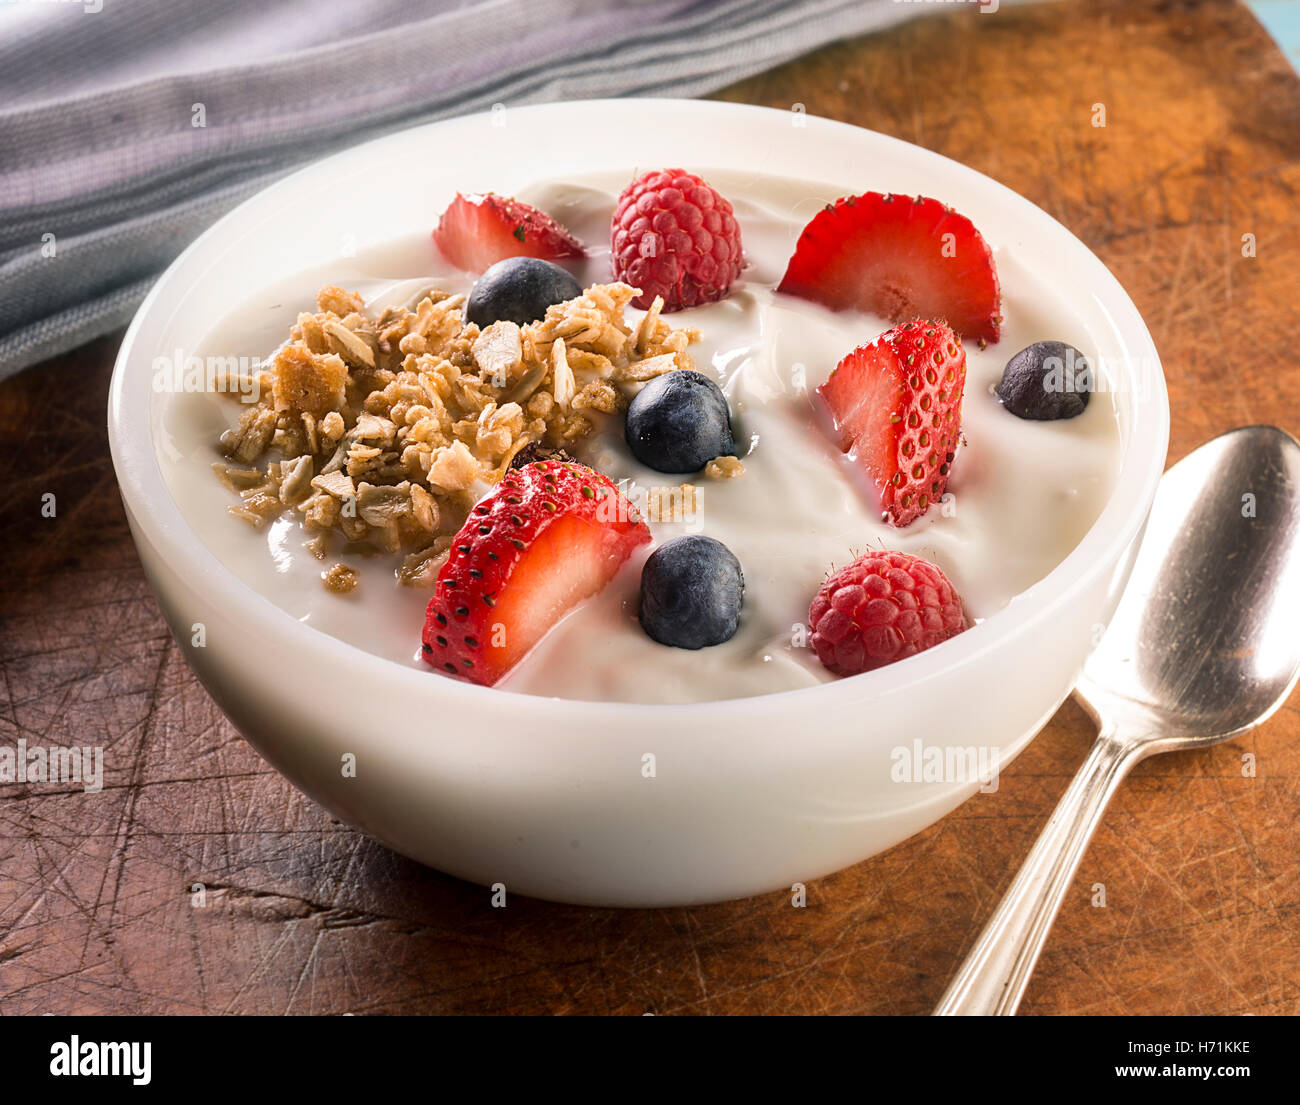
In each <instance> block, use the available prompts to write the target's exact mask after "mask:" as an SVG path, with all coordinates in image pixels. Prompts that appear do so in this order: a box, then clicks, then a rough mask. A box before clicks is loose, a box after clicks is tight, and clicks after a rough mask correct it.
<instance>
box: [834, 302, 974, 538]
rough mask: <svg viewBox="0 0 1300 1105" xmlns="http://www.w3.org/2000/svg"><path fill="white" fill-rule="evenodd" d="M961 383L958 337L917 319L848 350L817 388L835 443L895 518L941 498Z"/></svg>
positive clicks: (957, 423)
mask: <svg viewBox="0 0 1300 1105" xmlns="http://www.w3.org/2000/svg"><path fill="white" fill-rule="evenodd" d="M965 386H966V351H965V350H964V349H963V348H962V346H961V338H959V337H958V336H957V335H956V334H954V333H953V332H952V330H951V329H950V328H949V327H948V326H946V325H944V324H943V323H942V322H930V321H927V320H926V319H917V320H916V321H914V322H906V323H904V324H903V325H902V326H895V327H894V328H893V329H892V330H886V331H885V332H884V333H883V334H881V335H880V337H878V338H877V339H876V340H875V341H873V342H872V343H871V344H870V345H862V346H859V347H858V348H857V349H855V350H853V352H852V353H850V354H848V356H846V357H845V358H844V359H843V360H842V361H840V363H839V364H838V365H837V366H836V368H835V371H834V372H832V373H831V375H830V378H829V379H828V380H827V381H826V383H824V384H822V386H821V387H819V388H818V389H817V394H818V395H819V396H821V398H822V401H823V402H824V403H825V405H826V409H827V411H828V412H829V414H830V416H831V420H832V423H833V427H834V433H835V439H836V443H837V444H838V445H839V447H840V450H841V452H845V453H848V454H849V456H850V457H851V458H852V459H853V460H854V461H856V462H857V464H858V465H859V466H860V467H861V468H862V470H863V471H864V472H865V473H866V475H867V477H868V479H869V480H870V481H871V483H872V485H873V487H874V488H875V490H876V492H877V494H878V495H879V497H880V512H881V516H882V517H883V518H884V520H885V521H887V522H889V523H891V524H892V525H895V526H906V525H910V524H911V523H912V522H914V521H916V519H917V518H919V517H921V515H922V514H924V513H925V512H926V511H927V510H928V509H929V508H930V506H931V505H932V504H934V503H935V502H938V500H939V499H940V498H942V496H943V493H944V490H945V488H947V486H948V473H949V471H950V469H951V466H952V462H953V457H954V456H955V455H956V452H957V442H958V440H959V439H960V437H961V401H962V392H963V390H964V389H965Z"/></svg>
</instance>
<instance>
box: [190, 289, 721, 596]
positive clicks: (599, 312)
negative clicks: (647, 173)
mask: <svg viewBox="0 0 1300 1105" xmlns="http://www.w3.org/2000/svg"><path fill="white" fill-rule="evenodd" d="M637 294H638V293H637V290H636V289H635V288H631V287H629V286H628V285H626V284H617V283H616V284H596V285H592V286H591V287H589V288H588V289H587V290H586V291H585V292H584V293H583V294H582V295H581V296H579V297H578V298H576V299H572V300H569V301H568V302H566V303H560V304H557V305H555V306H553V307H551V308H550V309H549V310H548V311H547V313H546V317H545V318H544V319H542V320H541V321H539V322H534V323H530V324H528V325H526V326H522V327H521V326H516V325H515V324H514V323H512V322H496V323H493V324H492V325H491V326H489V327H487V328H486V329H483V330H480V329H479V327H478V326H476V325H475V324H474V323H466V322H465V321H464V319H463V317H462V307H463V306H464V300H465V297H464V296H463V295H448V294H447V293H445V292H441V291H429V292H428V293H427V294H425V295H423V296H422V297H421V298H420V299H419V302H418V303H417V304H416V305H415V307H414V309H413V310H411V309H408V308H405V307H387V308H385V309H384V310H383V311H382V312H379V313H378V314H373V315H372V314H371V313H368V312H367V311H366V309H365V304H364V303H363V302H362V300H361V298H360V296H358V295H357V294H356V293H354V292H345V291H343V290H342V289H340V288H336V287H326V288H322V289H321V291H320V294H319V295H318V296H317V306H318V308H319V310H318V311H317V313H315V314H308V313H304V314H300V315H299V316H298V320H297V322H296V323H295V325H294V327H293V329H292V331H291V332H290V336H289V340H288V341H287V342H286V343H285V344H284V345H282V346H280V348H279V349H277V350H276V351H275V353H274V354H273V355H272V357H271V358H270V361H269V362H268V364H267V366H266V369H265V370H264V371H263V373H262V375H261V379H260V381H259V384H260V392H259V394H260V396H261V398H260V400H259V401H258V402H257V403H256V404H255V405H253V406H250V407H248V409H246V410H245V411H244V413H243V415H242V416H241V417H240V420H239V424H238V426H236V427H234V428H232V429H230V430H227V431H226V433H224V434H223V435H222V437H221V442H220V445H221V450H222V452H223V453H224V454H225V455H226V457H227V458H229V461H230V463H227V464H218V465H216V466H215V470H216V471H217V474H218V476H220V478H221V479H222V480H223V481H224V482H225V483H226V484H227V486H229V487H230V488H231V490H233V491H235V492H237V493H238V494H239V497H240V502H239V503H238V504H237V505H234V506H232V507H231V508H230V509H231V511H232V513H234V514H235V515H236V516H238V517H240V518H243V519H244V520H245V521H247V522H249V523H250V524H252V525H254V526H257V527H261V526H263V525H265V524H266V522H267V521H268V520H269V519H271V518H274V517H276V516H278V515H279V514H281V513H282V512H283V511H285V510H287V509H292V510H294V511H296V512H297V513H298V514H299V515H300V516H301V518H302V521H303V523H304V524H305V526H306V527H307V528H308V529H309V530H311V531H313V532H315V533H316V534H317V537H316V539H315V541H314V542H313V548H312V551H313V552H314V553H315V555H317V556H318V557H320V558H321V559H324V558H325V557H326V556H327V555H328V545H329V541H330V540H331V535H332V534H336V533H337V534H338V535H340V536H341V537H342V539H343V540H344V541H345V542H347V544H348V547H349V549H357V550H374V551H380V552H389V553H392V552H405V553H407V554H408V555H407V556H406V558H405V560H404V563H403V567H402V570H401V572H400V573H399V578H401V580H402V581H403V582H405V583H411V584H415V585H430V584H432V582H433V580H434V577H435V576H436V574H437V571H438V568H439V567H440V565H441V562H442V560H443V559H444V558H445V556H446V551H447V549H448V547H449V546H450V544H451V537H452V535H453V534H455V532H456V531H457V530H458V529H459V528H460V526H461V525H462V524H463V523H464V521H465V518H466V516H467V515H468V513H469V510H470V508H471V507H472V506H473V505H474V503H475V502H476V501H477V500H478V499H479V498H480V497H481V495H482V494H483V492H484V491H486V489H487V487H488V486H489V485H491V484H495V483H496V482H497V481H498V480H500V479H501V477H502V476H503V475H504V474H505V472H506V471H507V469H509V467H510V463H511V461H512V460H513V459H514V457H515V456H516V454H518V453H519V452H520V451H521V450H523V449H525V448H527V447H528V446H530V445H535V446H537V447H542V448H551V449H559V448H562V447H564V446H566V445H569V444H572V443H573V442H575V441H577V440H579V439H581V438H583V437H585V436H586V435H587V434H588V433H590V432H591V430H592V428H593V425H594V424H593V421H592V413H593V412H600V413H604V414H614V413H616V412H619V411H622V410H623V409H625V407H626V405H627V402H628V400H629V399H630V397H631V395H632V393H633V391H634V389H635V388H636V387H637V386H638V385H639V384H641V383H644V382H645V381H646V380H649V379H652V378H653V377H655V376H660V375H663V374H664V373H667V372H673V371H675V370H677V369H687V368H690V367H691V366H692V362H691V358H690V355H689V354H688V353H687V351H686V350H687V346H688V345H689V344H690V343H691V342H692V341H695V340H698V337H699V335H698V333H697V332H696V331H694V330H691V329H689V328H673V327H671V326H669V325H668V323H666V322H665V321H664V320H663V319H662V318H661V317H660V310H661V308H662V305H663V304H662V300H659V299H656V300H655V301H654V303H653V304H652V306H651V307H650V309H649V311H647V313H646V314H645V316H644V317H643V318H642V319H641V321H640V323H639V324H638V325H637V327H636V329H635V330H633V329H632V328H631V327H630V326H629V325H628V323H627V321H626V320H625V319H624V317H623V310H624V308H625V307H626V306H627V304H628V302H629V301H630V300H631V299H632V298H633V297H634V296H636V295H637ZM270 456H273V459H270ZM336 582H339V583H341V582H342V577H341V576H339V577H338V579H337V580H336ZM339 589H342V588H339Z"/></svg>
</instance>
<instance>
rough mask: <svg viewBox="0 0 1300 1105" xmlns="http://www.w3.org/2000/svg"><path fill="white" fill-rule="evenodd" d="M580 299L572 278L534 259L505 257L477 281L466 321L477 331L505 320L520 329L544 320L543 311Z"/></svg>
mask: <svg viewBox="0 0 1300 1105" xmlns="http://www.w3.org/2000/svg"><path fill="white" fill-rule="evenodd" d="M579 295H582V285H581V284H579V283H578V281H577V280H576V279H574V277H573V274H572V273H569V272H567V271H566V270H564V269H562V268H560V266H559V265H553V264H551V262H550V261H543V260H541V259H540V258H537V257H507V258H506V259H505V260H504V261H498V262H497V263H496V264H495V265H492V266H491V267H490V268H488V270H487V271H486V272H485V273H483V275H482V276H480V277H479V278H478V283H477V284H475V285H474V290H473V291H472V292H470V293H469V302H468V303H467V304H466V305H465V319H466V321H468V322H474V323H477V324H478V325H479V327H480V328H482V327H486V326H491V325H492V323H494V322H499V321H501V320H503V319H504V320H506V321H509V322H515V323H518V324H519V325H520V326H523V325H524V324H525V323H529V322H536V321H537V320H538V319H540V318H543V317H545V315H546V308H547V307H550V306H551V305H552V304H555V303H563V302H564V301H565V300H566V299H573V298H574V296H579Z"/></svg>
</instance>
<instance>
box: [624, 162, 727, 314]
mask: <svg viewBox="0 0 1300 1105" xmlns="http://www.w3.org/2000/svg"><path fill="white" fill-rule="evenodd" d="M610 251H611V254H612V259H613V263H614V277H615V279H617V280H622V281H624V282H625V283H628V284H631V285H632V287H634V288H639V289H640V290H641V294H640V295H638V296H637V297H636V298H635V299H634V300H632V305H633V306H634V307H640V308H642V309H647V308H649V306H650V305H651V304H652V303H653V302H654V298H655V296H657V295H659V296H663V300H664V306H663V309H664V310H665V311H680V310H681V309H682V308H683V307H697V306H699V305H700V304H701V303H713V302H716V301H717V300H719V299H721V298H722V297H723V296H725V295H726V294H727V290H728V289H729V288H730V287H731V283H732V281H733V280H735V279H736V277H738V276H739V275H740V268H741V262H742V254H741V247H740V226H739V225H738V224H737V222H736V217H735V214H734V212H733V211H732V209H731V204H730V203H729V202H728V201H727V199H726V198H725V197H724V196H723V195H722V194H721V193H720V192H719V191H718V190H717V189H716V188H714V187H712V186H711V185H709V184H706V183H705V182H704V181H703V180H702V179H700V178H699V177H697V176H696V175H695V174H694V173H687V172H683V171H682V170H681V169H662V170H660V171H658V172H653V173H644V174H642V175H641V176H639V177H637V178H636V180H634V181H632V183H631V184H629V185H628V186H627V187H626V188H624V189H623V193H622V195H620V196H619V197H618V204H617V205H616V206H615V208H614V221H613V224H612V227H611V230H610Z"/></svg>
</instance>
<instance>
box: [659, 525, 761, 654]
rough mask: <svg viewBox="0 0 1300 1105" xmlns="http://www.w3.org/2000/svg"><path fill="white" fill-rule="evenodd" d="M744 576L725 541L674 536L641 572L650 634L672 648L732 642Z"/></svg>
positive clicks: (741, 600) (743, 596)
mask: <svg viewBox="0 0 1300 1105" xmlns="http://www.w3.org/2000/svg"><path fill="white" fill-rule="evenodd" d="M744 601H745V576H744V573H742V572H741V570H740V561H739V560H737V559H736V556H735V554H734V553H733V552H732V551H731V550H730V549H729V548H727V546H726V545H724V544H723V543H722V542H721V541H715V540H714V539H713V538H712V537H701V536H699V535H697V534H695V535H692V536H690V537H676V538H674V539H673V540H671V541H669V542H668V543H667V544H664V545H660V546H659V548H657V549H655V551H654V552H652V553H651V554H650V558H649V559H648V560H647V561H646V562H645V567H644V568H643V569H642V571H641V605H640V608H639V610H638V612H637V616H638V617H639V618H640V619H641V628H642V629H644V630H645V631H646V634H647V635H648V636H650V637H652V638H654V640H656V641H658V642H659V643H660V644H663V645H672V646H673V647H674V648H708V647H709V646H710V645H720V644H722V642H723V641H729V640H731V638H732V637H733V636H734V635H735V633H736V627H737V626H738V625H739V624H740V607H741V605H742V604H743V603H744Z"/></svg>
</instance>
